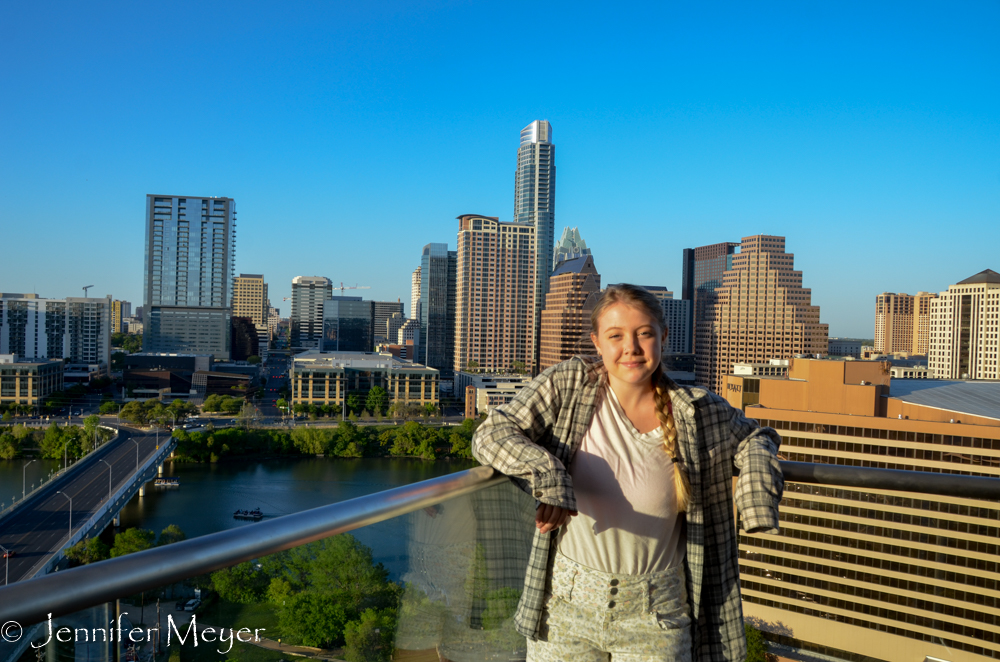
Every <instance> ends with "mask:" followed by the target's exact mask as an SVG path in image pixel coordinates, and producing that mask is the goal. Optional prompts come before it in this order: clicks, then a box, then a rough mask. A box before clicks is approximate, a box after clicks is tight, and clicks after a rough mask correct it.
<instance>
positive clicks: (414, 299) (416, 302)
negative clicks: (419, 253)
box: [389, 267, 423, 340]
mask: <svg viewBox="0 0 1000 662" xmlns="http://www.w3.org/2000/svg"><path fill="white" fill-rule="evenodd" d="M420 271H421V268H420V267H417V268H416V269H414V270H413V276H412V277H411V278H410V319H414V320H419V319H423V318H422V317H421V316H420V291H421V290H420ZM389 340H392V338H389Z"/></svg>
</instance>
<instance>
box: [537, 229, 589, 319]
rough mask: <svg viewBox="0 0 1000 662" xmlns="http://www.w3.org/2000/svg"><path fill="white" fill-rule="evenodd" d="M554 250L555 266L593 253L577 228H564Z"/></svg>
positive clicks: (553, 259)
mask: <svg viewBox="0 0 1000 662" xmlns="http://www.w3.org/2000/svg"><path fill="white" fill-rule="evenodd" d="M553 251H554V252H553V256H552V264H553V265H555V267H558V266H559V263H560V262H565V261H566V260H572V259H573V258H575V257H582V256H584V255H590V254H591V253H590V249H589V248H587V242H585V241H584V240H583V237H581V236H580V230H579V229H577V228H563V233H562V237H560V238H559V241H558V242H557V243H556V246H555V248H554V249H553ZM546 305H548V302H546Z"/></svg>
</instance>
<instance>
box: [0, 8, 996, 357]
mask: <svg viewBox="0 0 1000 662" xmlns="http://www.w3.org/2000/svg"><path fill="white" fill-rule="evenodd" d="M861 7H862V6H861V5H860V4H858V5H849V6H845V7H841V8H840V9H838V10H837V12H836V13H834V11H833V10H832V9H822V8H814V9H805V8H793V9H791V10H789V11H788V12H785V13H784V14H783V13H782V12H779V11H778V10H770V11H757V10H751V9H749V8H741V7H739V6H736V5H732V6H729V8H728V11H727V12H722V13H720V14H717V15H716V14H712V13H711V12H710V11H709V10H708V9H698V8H695V9H678V8H664V9H656V10H652V9H650V10H641V11H639V12H637V13H635V14H633V15H628V16H616V17H612V18H608V17H604V16H601V17H598V16H595V15H592V14H591V13H589V12H586V11H584V12H573V13H574V14H576V13H579V14H581V15H580V16H578V17H574V19H573V20H572V21H571V22H557V24H556V25H555V26H554V27H553V32H552V35H551V40H550V41H549V42H548V43H547V44H546V46H545V52H546V53H548V54H550V55H551V57H552V62H551V63H550V64H549V75H548V76H547V81H548V84H547V86H546V87H545V88H541V89H539V90H537V91H536V93H535V94H533V95H530V96H529V97H528V98H525V97H524V95H519V94H515V93H514V91H515V90H518V89H519V86H521V85H523V82H522V81H521V80H520V77H519V75H518V73H519V71H520V70H521V68H522V65H524V64H525V63H527V62H532V61H533V59H534V58H536V57H537V56H538V53H537V52H535V51H533V50H532V49H520V48H518V45H519V44H520V43H521V40H523V39H525V38H526V37H524V36H522V35H520V34H519V33H518V31H517V30H516V29H514V26H515V25H516V18H517V16H518V12H517V9H516V8H515V7H511V8H505V9H502V10H500V9H495V8H492V9H491V8H471V7H470V8H456V7H435V8H427V7H424V8H419V9H415V8H409V7H404V6H396V7H394V8H393V9H392V10H384V11H382V12H379V11H378V10H376V9H373V8H352V9H340V8H301V9H299V10H297V12H289V13H288V14H287V15H283V14H282V13H281V12H277V11H276V10H275V11H274V13H273V14H269V13H268V12H270V11H271V10H267V9H264V10H262V11H261V12H257V13H254V12H248V13H247V14H246V15H241V16H230V15H229V14H228V13H226V14H223V13H222V10H221V9H220V8H217V7H216V8H213V7H209V8H206V9H205V15H204V18H205V20H215V19H219V18H221V17H222V16H223V15H225V17H226V19H227V22H229V21H230V20H231V22H229V24H230V25H231V27H232V30H231V31H227V33H226V34H223V35H219V36H218V37H217V40H215V41H213V42H211V43H203V42H202V41H201V39H200V37H199V36H198V35H196V34H195V33H194V32H192V31H187V30H180V31H172V30H170V29H169V27H168V26H170V25H173V24H174V23H175V22H176V23H178V24H180V23H183V22H184V21H186V20H187V19H188V18H190V16H193V12H194V9H193V6H189V7H183V6H182V7H180V8H178V9H177V10H176V11H175V12H172V13H171V15H170V16H166V17H159V18H158V20H162V21H165V26H167V27H165V29H164V31H163V32H161V33H157V34H153V35H143V32H142V30H137V29H134V28H135V27H136V26H140V25H144V24H147V23H148V22H149V20H151V14H149V13H148V10H146V9H143V8H138V7H136V8H130V9H129V10H128V11H121V12H118V11H116V10H112V9H110V8H103V9H100V10H96V11H88V12H84V11H83V10H82V9H74V8H67V9H66V10H65V11H62V12H59V13H58V14H57V15H55V16H48V15H46V16H45V18H44V20H43V18H42V14H41V12H42V11H44V10H42V9H39V8H37V7H28V6H25V7H15V6H8V7H5V8H4V9H3V10H2V11H3V12H4V13H3V16H4V18H5V20H6V21H7V22H8V23H9V24H12V25H18V26H19V29H18V31H16V33H13V34H11V35H10V39H7V40H5V41H4V43H3V44H2V45H0V54H2V55H4V61H6V62H8V63H13V65H12V66H8V67H7V68H5V69H3V70H2V71H0V75H2V76H3V78H2V80H3V82H4V85H5V89H7V90H8V91H9V93H10V98H12V99H16V102H15V103H12V104H9V105H7V106H5V107H4V108H2V109H0V121H4V122H5V123H6V125H8V126H18V127H19V131H18V132H16V134H15V133H12V134H10V135H7V136H5V138H4V143H3V153H4V155H5V158H4V159H2V160H0V200H2V201H3V202H2V205H0V219H3V225H4V227H5V229H7V230H8V234H7V235H6V238H7V240H8V241H10V242H12V243H18V244H30V243H33V242H37V241H38V239H39V238H40V237H45V238H46V239H47V242H46V247H47V249H48V250H49V251H50V252H51V254H52V255H51V256H52V258H53V259H52V260H51V264H49V265H48V267H47V268H46V269H45V270H38V269H34V268H32V267H31V262H30V260H32V255H31V252H30V251H24V252H19V253H18V254H15V255H13V256H11V260H10V262H9V265H10V266H9V267H8V269H6V270H5V273H4V274H3V276H4V285H3V289H4V290H5V291H13V292H26V293H27V292H35V293H38V294H39V295H40V296H45V297H52V298H64V297H68V296H75V295H78V294H79V292H80V288H82V287H83V286H84V285H88V284H93V285H94V286H95V287H94V288H93V291H96V292H101V293H111V294H112V295H113V296H114V298H116V299H124V300H128V301H133V302H139V301H142V295H141V293H142V283H141V282H137V279H136V277H135V276H133V274H137V273H139V272H140V271H141V269H142V260H143V256H142V254H141V251H140V250H139V249H138V248H137V247H138V246H141V245H142V240H143V238H142V230H141V228H140V227H137V219H138V218H140V216H141V215H142V213H143V210H142V201H143V197H144V196H145V195H146V194H148V193H150V192H154V191H167V190H169V191H178V192H191V193H195V194H197V195H226V196H231V197H233V198H234V199H237V200H239V201H240V208H241V210H242V211H243V213H242V214H241V218H240V228H241V242H240V251H239V255H238V256H237V261H236V265H235V267H236V269H237V271H243V272H249V273H261V274H263V275H264V276H265V278H266V279H267V281H268V282H269V283H272V284H273V286H272V287H273V291H272V293H271V299H272V302H273V303H277V304H278V305H279V307H282V308H283V310H282V313H283V314H284V315H286V316H287V315H288V313H289V310H288V306H287V305H283V306H282V305H281V303H280V301H281V299H282V298H283V297H285V296H289V295H290V283H291V279H292V278H293V277H294V276H298V275H302V274H309V273H322V274H324V275H326V276H328V277H329V278H331V279H333V280H334V281H336V282H340V281H343V282H344V283H345V284H354V283H357V284H360V285H368V286H371V288H372V289H371V291H370V292H369V293H368V295H367V296H370V298H372V299H374V300H383V301H393V300H396V299H397V298H399V299H402V300H404V301H405V300H407V298H408V297H407V289H406V288H407V285H408V284H409V283H410V277H411V272H412V269H413V266H414V265H413V264H412V262H413V260H412V257H411V256H412V255H413V254H414V252H415V251H418V250H419V249H420V247H421V246H423V245H425V244H427V243H429V242H442V243H449V244H450V243H451V242H450V239H451V237H452V236H453V235H452V233H453V232H454V229H453V219H454V217H455V216H456V215H457V214H460V213H465V212H466V211H467V210H470V209H480V210H495V211H494V212H492V213H498V214H502V216H503V217H507V214H508V212H507V211H506V210H509V209H510V183H511V154H512V151H513V150H514V149H516V147H517V142H516V141H517V138H516V136H515V132H516V131H518V129H519V128H521V127H524V126H525V124H526V123H528V122H531V121H533V120H535V119H540V118H545V119H547V120H548V121H550V122H551V123H552V126H553V127H554V128H555V129H557V130H558V132H559V134H558V140H559V146H560V147H559V169H560V172H561V174H560V177H559V218H558V219H557V220H556V225H555V232H560V231H561V230H562V228H563V227H578V228H579V229H580V231H581V233H582V234H583V235H584V236H586V237H587V239H588V244H589V245H590V246H591V247H592V248H593V249H594V250H595V252H598V253H599V254H600V255H601V256H602V258H601V271H602V276H604V277H606V278H607V280H608V282H623V281H624V282H634V283H648V284H657V285H662V286H665V287H668V288H670V289H671V290H673V291H675V292H679V291H680V290H681V285H680V283H681V273H682V265H681V262H682V255H681V252H682V249H683V248H686V247H692V246H703V245H709V244H713V243H717V242H720V241H725V240H727V239H728V238H730V237H734V236H736V237H738V236H747V235H750V234H757V233H760V234H769V235H777V236H785V237H787V238H788V240H789V242H791V244H792V245H794V246H795V247H796V264H797V266H798V267H799V268H801V269H802V270H803V271H805V272H806V273H809V274H811V287H812V289H813V295H814V302H815V303H816V304H817V305H820V306H822V307H823V310H824V317H825V318H826V319H827V320H828V321H829V324H830V327H831V335H833V336H854V337H866V338H867V337H870V336H871V333H872V331H871V330H872V329H873V327H874V311H873V310H872V307H871V305H870V303H869V302H870V301H872V300H873V299H874V297H875V296H877V295H878V294H879V293H881V292H884V291H889V292H913V291H921V290H922V291H928V292H942V291H945V290H947V288H948V287H949V286H950V285H951V284H954V283H956V282H958V281H960V280H962V279H963V278H965V277H967V276H968V274H969V273H975V272H978V271H981V270H983V269H987V268H992V269H996V267H997V265H996V264H995V263H994V260H993V252H994V249H993V247H994V246H995V245H996V241H995V240H996V238H998V237H1000V229H997V228H998V227H1000V225H998V224H997V219H998V218H1000V182H998V180H997V172H998V171H1000V156H998V155H1000V130H998V122H997V118H996V116H995V113H994V112H993V109H994V108H995V107H996V102H997V95H998V92H997V89H998V86H997V85H994V84H992V83H991V81H996V77H997V73H996V72H997V67H996V66H995V65H996V63H997V62H998V61H1000V46H997V45H996V44H995V43H993V41H992V40H991V34H990V33H991V31H990V30H989V29H988V26H992V25H996V24H997V21H998V20H1000V8H997V7H996V6H995V5H991V4H988V3H972V4H967V5H963V6H960V7H953V8H949V11H948V12H947V13H944V12H941V13H935V12H933V11H931V10H926V11H923V12H902V13H903V14H905V15H906V19H905V20H902V21H900V20H898V17H899V15H900V11H899V9H900V7H902V5H900V6H899V7H894V6H891V5H886V6H882V7H879V8H875V9H874V10H872V11H867V10H866V12H865V13H864V14H863V15H862V14H861V13H860V8H861ZM552 11H553V12H554V14H555V15H563V14H569V13H570V12H569V11H568V9H565V10H562V11H561V10H560V9H559V8H558V7H554V8H553V9H552ZM487 18H488V19H489V20H484V19H487ZM709 19H711V20H709ZM304 24H309V25H310V26H311V27H310V28H308V29H305V30H303V28H302V26H303V25H304ZM484 25H485V26H486V31H487V34H486V35H484V36H494V37H496V38H498V39H502V40H504V41H506V42H508V43H510V42H509V38H510V37H511V36H513V39H514V41H513V43H511V48H510V49H509V51H510V52H509V53H507V54H505V55H503V56H501V55H499V54H489V53H479V52H477V53H475V54H470V55H467V56H464V57H463V58H461V59H455V58H454V57H453V55H451V54H450V53H449V52H447V49H442V48H441V47H440V44H443V43H447V41H448V40H447V39H446V38H444V35H447V34H454V33H456V32H461V31H463V30H468V29H470V28H471V27H472V26H477V27H480V28H481V27H482V26H484ZM312 26H315V27H312ZM230 33H231V34H230ZM376 33H378V34H380V35H381V36H380V37H379V38H378V39H372V38H371V35H372V34H376ZM89 34H100V35H103V36H104V37H103V38H102V40H100V41H101V43H100V45H95V44H94V43H93V40H91V39H90V38H89V37H85V35H89ZM167 34H170V35H171V37H170V39H171V40H172V41H171V42H170V43H171V47H170V48H161V46H164V44H165V42H164V43H161V41H162V40H163V39H166V36H165V35H167ZM418 35H420V36H419V38H418ZM653 37H655V38H653ZM84 39H85V40H86V41H81V40H84ZM265 40H267V43H268V48H266V49H265V48H262V44H260V43H258V42H262V41H265ZM269 40H273V44H272V43H271V42H270V41H269ZM382 40H390V41H392V42H393V43H397V44H405V47H401V48H402V49H403V50H402V51H399V50H396V49H382V48H381V47H380V46H378V44H381V43H383V41H382ZM619 45H624V47H619ZM258 50H259V51H261V52H265V51H266V52H268V53H272V54H273V58H274V60H273V62H272V61H269V62H268V63H266V64H265V63H263V62H260V61H258V60H257V59H256V58H255V57H249V54H250V53H253V52H255V51H258ZM178 51H184V52H185V56H184V57H177V56H176V55H175V54H176V53H177V52H178ZM168 52H169V53H171V54H172V55H169V56H167V55H164V54H165V53H168ZM70 54H72V57H71V56H70ZM124 54H134V57H132V56H129V57H123V55H124ZM303 58H305V59H306V60H307V61H309V62H310V63H311V65H310V67H302V66H300V65H301V61H302V59H303ZM245 60H248V61H245ZM67 62H69V63H70V64H67ZM313 65H314V66H313ZM583 71H587V75H586V77H585V78H583V77H582V76H583V74H582V72H583ZM205 72H209V73H211V74H217V75H213V79H216V80H223V81H225V82H226V84H227V87H229V88H230V90H231V93H232V94H233V95H234V98H235V99H236V101H237V103H235V104H230V103H225V104H223V103H220V104H217V105H214V106H206V107H199V108H198V109H197V110H194V111H193V112H192V109H191V108H189V107H188V106H187V102H186V97H184V95H180V96H178V97H176V98H170V99H164V100H161V102H159V103H158V104H157V106H156V108H153V109H151V108H150V107H149V105H148V104H145V103H141V102H139V101H138V100H139V99H141V98H144V96H145V94H144V92H145V91H146V90H147V89H155V88H157V87H159V86H161V85H167V86H169V85H171V84H173V83H178V82H180V81H185V82H186V81H188V80H191V79H200V78H203V77H204V75H205ZM372 73H374V74H376V75H370V74H372ZM42 80H46V81H58V82H59V84H54V85H41V84H40V83H39V81H42ZM123 80H129V81H137V82H135V83H134V86H128V85H126V86H122V85H121V81H123ZM584 80H586V82H587V83H591V84H590V85H583V84H582V83H583V82H584ZM307 89H308V90H311V92H310V93H308V94H306V93H305V90H307ZM484 89H486V90H488V91H489V96H490V98H492V99H495V100H497V102H496V104H494V105H492V106H491V107H490V111H489V113H484V112H483V111H482V108H481V107H479V106H476V105H466V104H456V103H454V98H458V97H467V96H469V95H470V94H472V93H479V92H481V91H482V90H484ZM668 90H669V91H668ZM251 98H252V99H254V100H256V102H255V103H252V104H251V103H244V101H248V100H249V99H251ZM389 99H392V101H393V102H392V103H391V104H387V103H386V101H387V100H389ZM258 102H259V103H258ZM445 125H446V126H447V127H448V131H441V127H442V126H445ZM342 127H350V128H349V129H347V130H344V129H342ZM154 134H155V135H157V136H163V137H164V138H165V140H166V142H165V143H163V144H162V145H161V146H160V148H159V151H158V154H157V158H156V159H150V158H149V157H148V145H149V140H150V137H151V136H153V135H154ZM186 140H189V141H190V142H191V144H194V143H197V142H210V143H213V144H216V145H218V146H219V151H218V152H217V154H216V155H215V156H213V157H212V158H201V157H200V156H198V154H199V153H198V152H192V151H191V150H190V149H188V148H186V147H185V148H183V149H182V145H184V144H185V141H186ZM362 145H364V146H363V147H362ZM457 155H461V158H456V156H457ZM41 199H44V200H45V201H46V204H44V205H39V204H38V201H39V200H41ZM70 219H72V220H70ZM954 226H961V227H962V228H963V233H961V235H960V234H959V233H950V232H947V231H946V230H947V228H950V227H954ZM80 228H85V229H91V228H93V229H95V230H96V229H98V228H99V229H100V230H99V231H100V232H101V233H103V234H102V236H101V246H102V249H103V253H104V254H105V255H109V256H112V257H113V261H112V262H111V263H110V264H109V263H106V262H102V261H99V260H92V261H89V262H88V263H86V264H84V265H83V268H81V264H79V261H78V260H76V259H74V255H76V254H78V246H79V244H80V243H81V240H80V237H79V236H78V235H76V234H74V231H77V230H78V229H80ZM297 228H301V230H302V231H301V232H299V231H295V230H296V229H297ZM373 228H378V229H379V231H384V232H386V235H387V237H388V239H384V238H383V239H380V240H379V249H378V256H379V259H378V260H375V261H373V260H371V259H370V256H368V255H366V254H365V252H364V251H358V250H356V246H373V244H372V229H373ZM626 228H627V229H629V230H630V231H629V232H624V231H623V230H625V229H626ZM289 229H291V230H292V231H289ZM968 234H972V235H975V236H979V237H982V238H983V241H979V242H975V243H974V244H971V245H970V244H969V242H967V241H965V240H964V239H963V236H968ZM306 236H307V237H308V241H305V242H304V241H302V239H303V238H304V237H306ZM636 237H639V238H641V239H643V241H641V242H636ZM652 237H656V238H658V241H657V242H655V243H654V242H650V241H649V238H652ZM637 245H638V247H641V249H642V250H643V251H646V255H648V259H636V255H635V251H636V250H637ZM372 250H375V249H374V248H373V249H372ZM411 314H412V313H411V311H409V310H407V315H408V316H409V315H411Z"/></svg>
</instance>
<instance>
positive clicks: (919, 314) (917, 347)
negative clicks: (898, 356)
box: [910, 292, 938, 355]
mask: <svg viewBox="0 0 1000 662" xmlns="http://www.w3.org/2000/svg"><path fill="white" fill-rule="evenodd" d="M937 296H938V295H936V294H931V293H930V292H917V293H916V295H914V297H913V348H912V349H910V352H912V353H913V354H923V355H926V354H927V351H928V349H929V348H930V339H931V301H933V300H934V299H936V298H937Z"/></svg>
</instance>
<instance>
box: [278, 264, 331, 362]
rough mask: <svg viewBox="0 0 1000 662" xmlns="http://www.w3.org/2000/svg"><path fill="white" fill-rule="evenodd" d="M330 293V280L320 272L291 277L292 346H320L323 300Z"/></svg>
mask: <svg viewBox="0 0 1000 662" xmlns="http://www.w3.org/2000/svg"><path fill="white" fill-rule="evenodd" d="M332 297H333V281H331V280H330V279H329V278H325V277H323V276H296V277H295V278H293V279H292V312H291V314H290V315H289V316H288V322H289V327H290V328H289V336H290V338H289V344H290V345H291V347H292V348H293V349H320V346H321V343H322V340H323V302H324V301H326V300H327V299H330V298H332Z"/></svg>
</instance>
